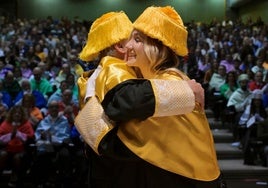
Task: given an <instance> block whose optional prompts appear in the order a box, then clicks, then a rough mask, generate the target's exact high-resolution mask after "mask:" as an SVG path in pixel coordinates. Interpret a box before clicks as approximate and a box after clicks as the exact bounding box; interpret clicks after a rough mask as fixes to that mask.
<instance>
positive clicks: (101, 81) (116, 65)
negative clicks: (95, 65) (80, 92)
mask: <svg viewBox="0 0 268 188" xmlns="http://www.w3.org/2000/svg"><path fill="white" fill-rule="evenodd" d="M100 66H101V67H102V71H101V72H100V74H99V75H98V77H97V79H96V88H95V89H96V91H95V92H96V96H97V97H98V98H99V100H100V101H102V100H103V99H104V96H105V94H106V93H107V92H108V91H109V90H111V89H112V88H113V87H114V86H116V85H118V84H119V83H121V82H123V81H125V80H128V79H136V78H137V76H136V74H135V72H134V70H133V69H132V68H130V67H129V66H127V65H126V63H125V61H123V60H120V59H118V58H115V57H111V56H106V57H104V58H102V59H101V62H100Z"/></svg>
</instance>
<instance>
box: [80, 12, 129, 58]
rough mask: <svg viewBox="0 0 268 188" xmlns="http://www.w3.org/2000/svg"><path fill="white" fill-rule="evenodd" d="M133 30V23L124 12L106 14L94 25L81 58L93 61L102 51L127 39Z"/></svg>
mask: <svg viewBox="0 0 268 188" xmlns="http://www.w3.org/2000/svg"><path fill="white" fill-rule="evenodd" d="M132 30H133V25H132V22H131V21H130V20H129V18H128V17H127V15H126V14H125V13H124V12H123V11H120V12H109V13H106V14H104V15H103V16H101V17H100V18H98V19H96V21H95V22H94V23H93V24H92V26H91V28H90V31H89V33H88V39H87V43H86V45H85V46H84V48H83V49H82V51H81V53H80V54H79V58H80V59H81V60H83V61H86V62H88V61H92V60H93V59H95V58H96V57H97V56H98V54H99V53H100V52H101V51H102V50H104V49H106V48H108V47H110V46H112V45H114V44H116V43H118V42H120V41H122V40H124V39H127V38H128V37H129V35H130V33H131V31H132Z"/></svg>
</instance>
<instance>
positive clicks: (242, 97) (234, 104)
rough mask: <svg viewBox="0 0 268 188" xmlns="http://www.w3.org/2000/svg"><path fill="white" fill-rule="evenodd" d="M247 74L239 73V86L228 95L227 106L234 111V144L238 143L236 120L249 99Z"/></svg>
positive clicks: (248, 102) (237, 144) (237, 120)
mask: <svg viewBox="0 0 268 188" xmlns="http://www.w3.org/2000/svg"><path fill="white" fill-rule="evenodd" d="M248 82H249V76H248V75H247V74H241V75H239V77H238V84H239V88H238V89H236V90H235V91H234V92H233V94H232V95H231V96H230V98H229V100H228V102H227V108H228V110H230V111H233V112H234V113H235V116H234V120H233V121H234V125H233V126H234V127H232V131H233V136H234V140H235V141H236V142H234V143H233V145H234V146H239V145H240V139H241V138H240V137H239V134H238V132H239V129H238V122H239V120H240V117H241V115H242V113H243V112H244V110H245V109H246V106H247V105H248V104H250V101H251V91H250V90H249V88H248Z"/></svg>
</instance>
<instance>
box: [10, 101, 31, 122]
mask: <svg viewBox="0 0 268 188" xmlns="http://www.w3.org/2000/svg"><path fill="white" fill-rule="evenodd" d="M16 111H19V113H20V114H21V115H22V116H21V120H20V122H21V123H25V122H26V121H28V115H27V113H26V111H25V109H24V108H23V107H22V106H21V105H17V106H13V107H11V108H10V110H9V111H8V114H7V117H6V121H7V122H9V123H12V120H13V114H14V113H15V112H16Z"/></svg>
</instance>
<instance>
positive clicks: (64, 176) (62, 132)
mask: <svg viewBox="0 0 268 188" xmlns="http://www.w3.org/2000/svg"><path fill="white" fill-rule="evenodd" d="M35 138H36V147H37V148H36V149H37V153H36V155H37V156H36V161H35V162H34V167H33V174H34V176H35V179H36V181H37V182H36V183H37V185H46V184H48V183H53V184H55V183H57V181H59V182H58V183H62V184H64V185H65V184H66V185H68V182H69V179H68V178H69V175H70V165H71V162H70V152H69V149H68V144H69V141H70V126H69V122H68V120H67V118H66V117H65V116H64V115H63V114H61V113H60V112H59V103H58V102H57V101H51V102H50V103H49V104H48V115H47V116H46V117H45V118H44V119H43V120H41V121H40V123H39V124H38V126H37V128H36V130H35ZM40 169H42V170H40ZM57 170H58V171H59V174H57V173H56V172H57ZM55 177H56V178H58V179H57V180H55ZM52 179H53V181H54V182H53V181H52ZM51 181H52V182H51ZM55 181H56V182H55Z"/></svg>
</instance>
